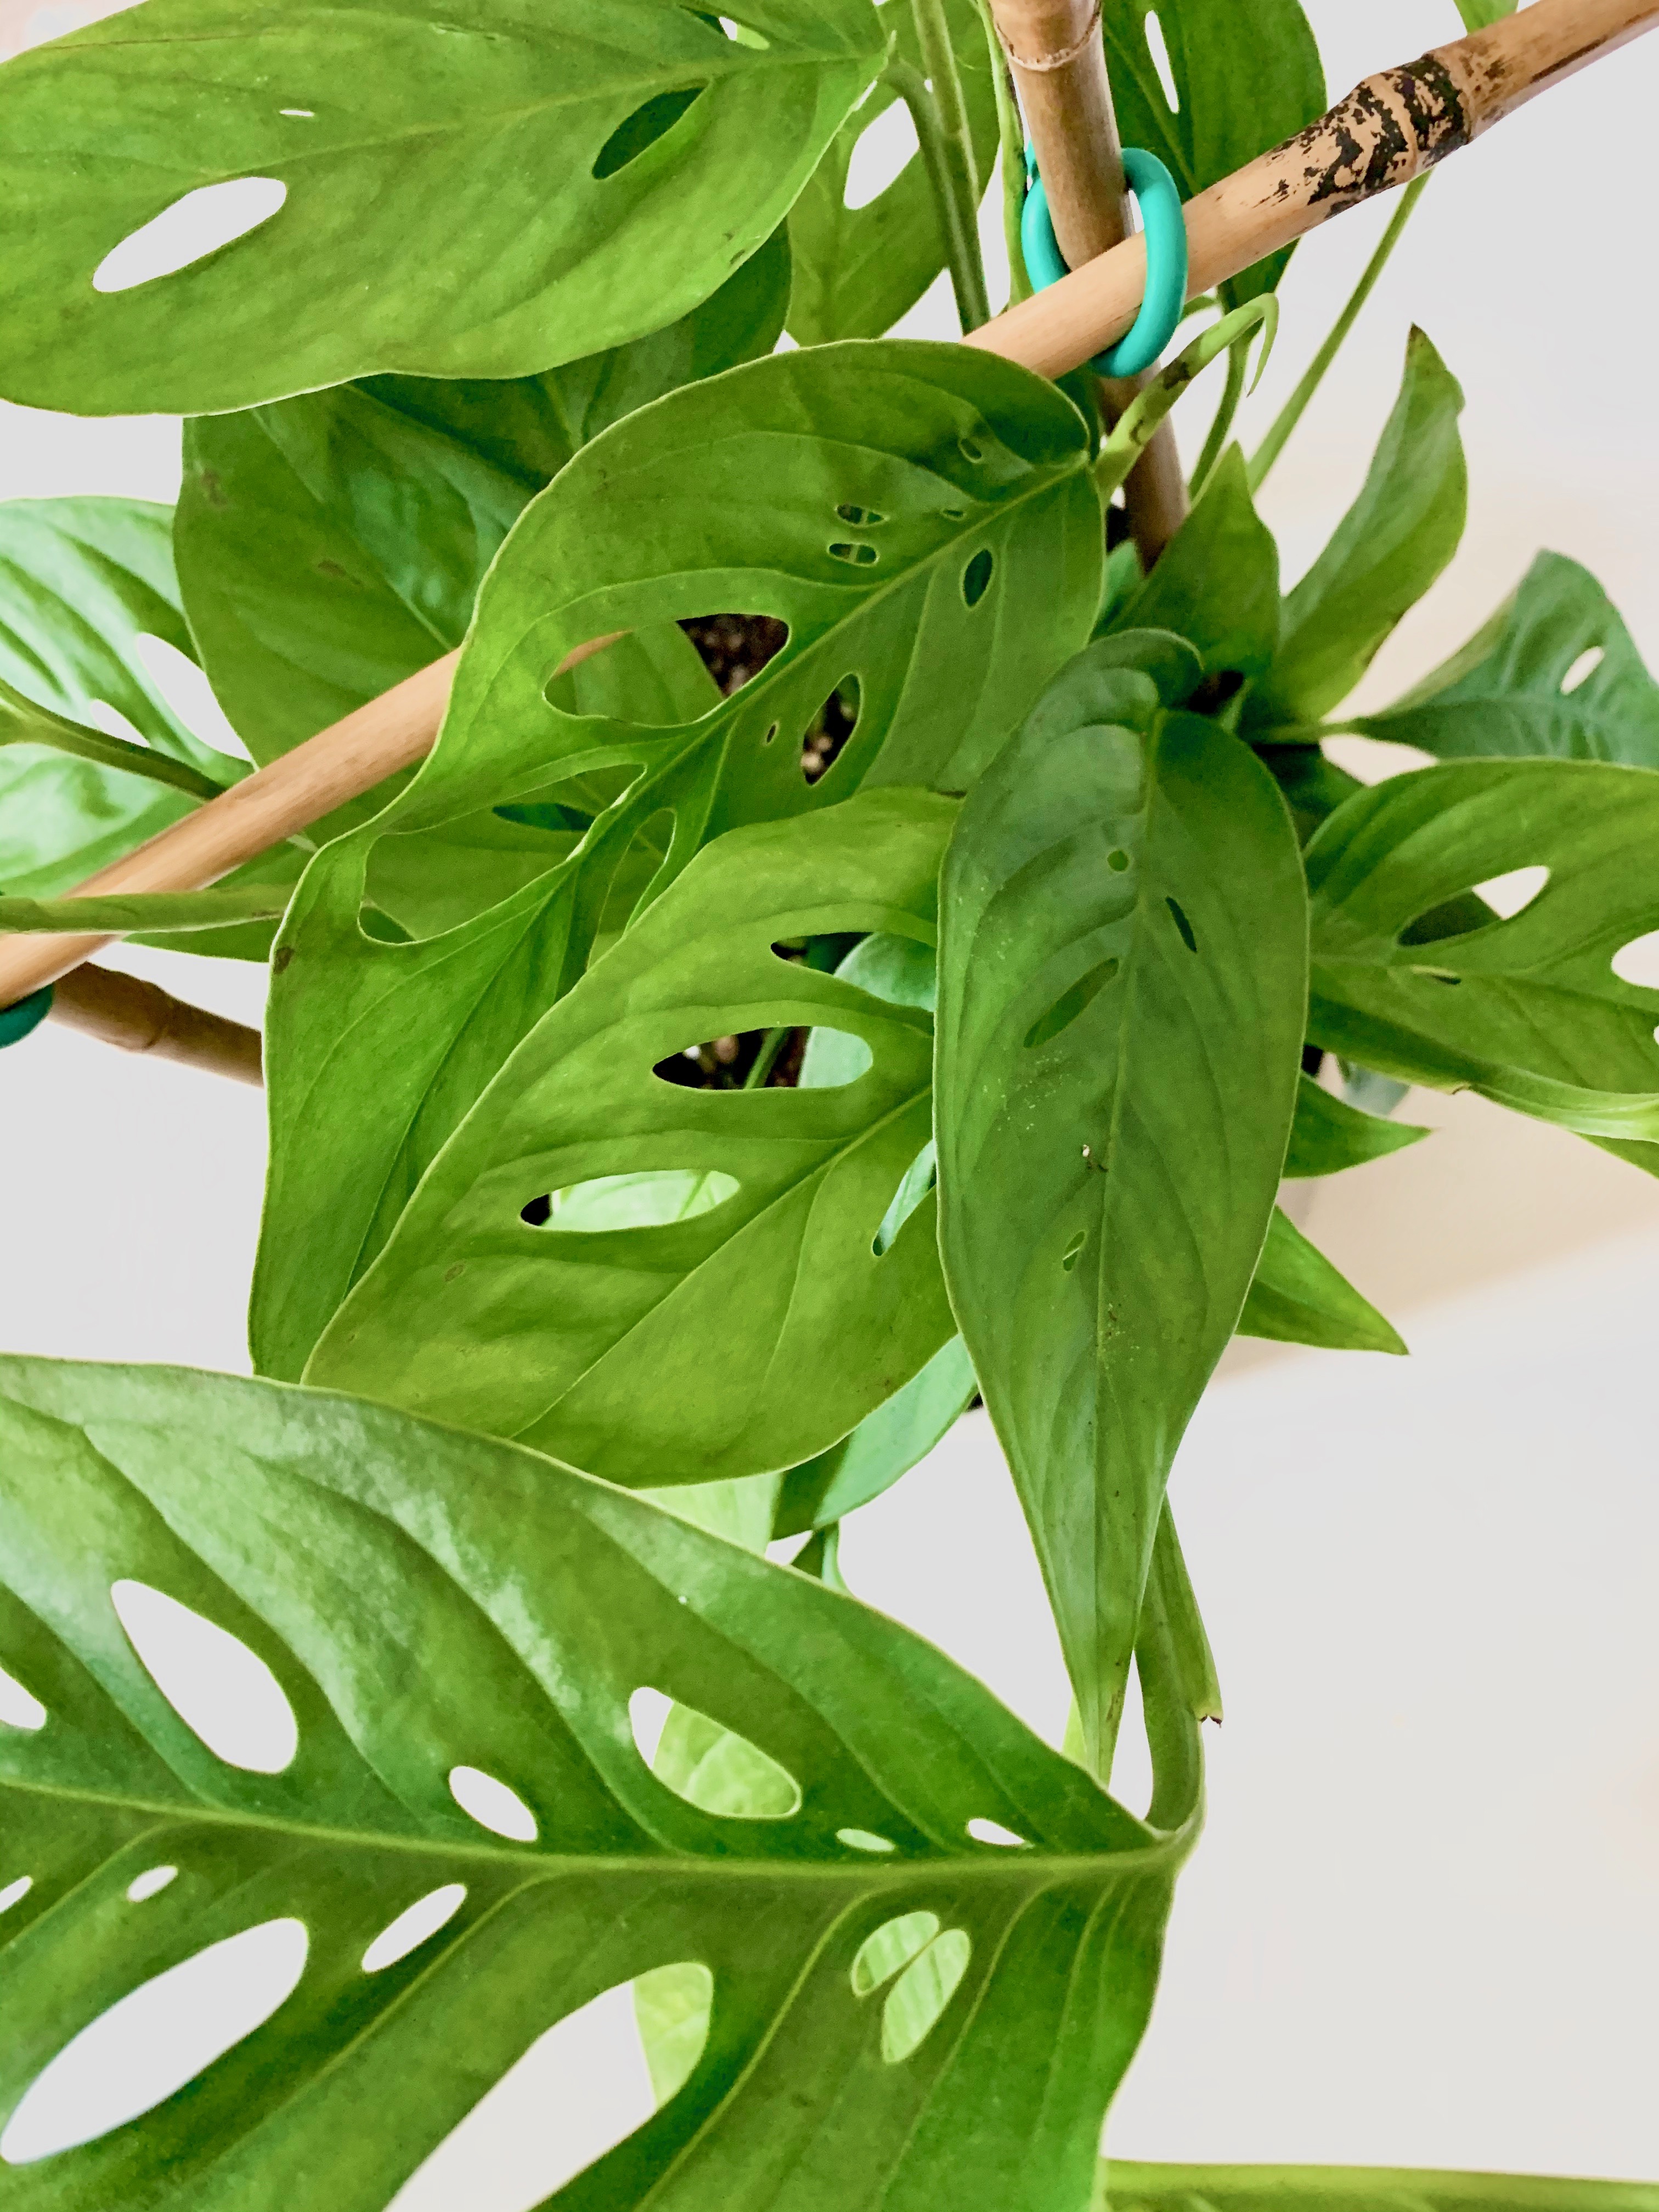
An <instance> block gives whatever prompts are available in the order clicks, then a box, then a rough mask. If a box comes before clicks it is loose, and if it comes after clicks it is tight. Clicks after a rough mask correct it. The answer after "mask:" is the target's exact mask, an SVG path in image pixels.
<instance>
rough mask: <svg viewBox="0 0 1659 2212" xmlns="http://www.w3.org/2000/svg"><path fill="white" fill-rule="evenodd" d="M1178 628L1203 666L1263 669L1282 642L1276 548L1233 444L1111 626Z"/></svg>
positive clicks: (1214, 670)
mask: <svg viewBox="0 0 1659 2212" xmlns="http://www.w3.org/2000/svg"><path fill="white" fill-rule="evenodd" d="M1126 629H1163V630H1173V631H1174V632H1175V633H1176V635H1177V636H1178V637H1183V638H1185V639H1187V640H1188V642H1189V643H1190V644H1192V645H1194V646H1195V647H1197V649H1198V651H1199V653H1200V655H1201V656H1202V658H1203V662H1204V666H1205V669H1206V671H1207V672H1208V673H1210V674H1212V675H1217V674H1220V673H1222V672H1224V671H1233V672H1237V674H1239V675H1241V676H1247V677H1249V676H1260V675H1261V674H1262V673H1263V671H1265V670H1266V669H1267V666H1268V665H1269V663H1270V662H1271V661H1272V659H1273V654H1274V653H1275V652H1276V651H1277V649H1278V646H1279V548H1278V546H1277V545H1276V544H1274V542H1273V532H1271V531H1270V530H1269V529H1268V528H1267V525H1266V524H1265V523H1264V522H1263V521H1262V520H1261V517H1260V516H1259V515H1258V514H1257V513H1256V511H1255V503H1254V501H1252V500H1251V497H1250V487H1249V481H1248V479H1247V477H1246V476H1245V473H1244V456H1243V453H1242V452H1241V451H1240V449H1239V448H1238V447H1237V446H1231V447H1228V449H1227V451H1226V453H1224V454H1223V456H1222V458H1221V459H1220V461H1219V462H1218V465H1217V466H1216V467H1215V469H1214V470H1213V471H1212V473H1211V476H1210V480H1209V482H1208V483H1206V485H1205V487H1204V489H1203V492H1202V494H1201V495H1200V498H1199V499H1198V501H1197V502H1196V504H1195V505H1194V507H1193V510H1192V513H1190V514H1189V515H1188V517H1187V520H1185V522H1183V523H1182V526H1181V528H1180V529H1179V530H1178V531H1177V532H1176V534H1175V537H1174V538H1172V539H1171V540H1170V544H1169V545H1168V546H1167V547H1166V548H1165V550H1164V553H1163V555H1162V556H1161V557H1160V558H1159V561H1158V566H1157V567H1156V568H1154V569H1153V570H1152V574H1151V575H1150V576H1148V577H1147V579H1146V582H1145V583H1143V584H1142V585H1141V586H1140V588H1139V591H1137V592H1135V593H1134V594H1133V597H1132V598H1130V599H1128V600H1127V602H1126V603H1125V604H1124V605H1123V606H1122V607H1121V608H1120V609H1119V610H1117V611H1115V613H1114V614H1113V616H1112V618H1111V623H1110V630H1111V632H1113V633H1115V632H1117V631H1120V630H1126Z"/></svg>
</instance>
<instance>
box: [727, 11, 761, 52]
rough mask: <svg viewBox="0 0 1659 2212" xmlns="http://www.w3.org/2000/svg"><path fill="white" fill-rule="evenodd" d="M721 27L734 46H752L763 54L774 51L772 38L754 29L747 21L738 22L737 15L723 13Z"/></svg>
mask: <svg viewBox="0 0 1659 2212" xmlns="http://www.w3.org/2000/svg"><path fill="white" fill-rule="evenodd" d="M720 28H721V30H722V31H724V32H725V33H726V37H727V38H728V39H730V40H731V41H732V45H733V46H750V47H752V48H753V50H754V51H755V52H757V53H761V54H769V53H770V52H771V51H772V41H771V40H770V39H769V38H766V37H764V36H763V34H762V33H760V32H759V31H757V30H752V29H751V28H750V26H749V25H748V24H747V23H740V22H738V19H737V17H736V16H735V15H722V16H721V17H720Z"/></svg>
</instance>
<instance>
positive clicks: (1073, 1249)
mask: <svg viewBox="0 0 1659 2212" xmlns="http://www.w3.org/2000/svg"><path fill="white" fill-rule="evenodd" d="M1088 1241H1089V1232H1088V1231H1087V1230H1086V1229H1079V1231H1078V1232H1077V1234H1076V1236H1075V1237H1073V1239H1072V1241H1071V1243H1069V1244H1068V1245H1067V1246H1066V1249H1065V1250H1064V1251H1063V1252H1062V1253H1061V1254H1060V1267H1061V1268H1062V1270H1063V1271H1064V1272H1065V1273H1066V1274H1068V1275H1069V1274H1070V1273H1071V1272H1072V1270H1073V1267H1076V1265H1077V1263H1078V1261H1079V1260H1080V1259H1081V1258H1082V1256H1083V1248H1084V1246H1085V1244H1086V1243H1088Z"/></svg>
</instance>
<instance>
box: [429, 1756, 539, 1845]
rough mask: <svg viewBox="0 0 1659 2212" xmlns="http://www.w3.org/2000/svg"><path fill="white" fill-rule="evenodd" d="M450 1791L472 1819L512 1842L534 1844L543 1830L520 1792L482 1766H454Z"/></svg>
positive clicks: (450, 1778) (450, 1777)
mask: <svg viewBox="0 0 1659 2212" xmlns="http://www.w3.org/2000/svg"><path fill="white" fill-rule="evenodd" d="M449 1794H450V1796H452V1797H453V1799H454V1800H455V1802H456V1803H457V1804H458V1805H459V1807H460V1808H461V1810H462V1812H463V1813H465V1814H466V1816H467V1818H468V1820H476V1821H477V1824H478V1826H480V1827H481V1828H488V1829H489V1832H490V1833H491V1834H492V1835H495V1836H505V1837H506V1838H507V1841H508V1843H510V1844H533V1843H534V1842H535V1840H536V1838H537V1837H538V1834H539V1833H540V1830H539V1829H538V1827H537V1826H536V1815H535V1814H533V1813H532V1811H531V1809H530V1808H529V1806H528V1805H526V1803H525V1802H524V1799H523V1798H522V1797H520V1795H519V1793H518V1791H517V1790H513V1789H510V1788H509V1787H508V1785H507V1784H506V1783H505V1782H502V1781H500V1780H498V1779H497V1778H496V1777H495V1775H493V1774H486V1773H485V1772H484V1771H483V1768H482V1767H477V1766H452V1767H451V1768H450V1770H449Z"/></svg>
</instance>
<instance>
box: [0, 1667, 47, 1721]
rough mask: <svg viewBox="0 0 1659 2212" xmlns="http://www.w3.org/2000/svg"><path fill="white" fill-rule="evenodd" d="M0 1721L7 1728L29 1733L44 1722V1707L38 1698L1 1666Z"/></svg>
mask: <svg viewBox="0 0 1659 2212" xmlns="http://www.w3.org/2000/svg"><path fill="white" fill-rule="evenodd" d="M0 1722H3V1723H5V1725H6V1726H7V1727H8V1728H15V1729H28V1730H29V1732H30V1733H31V1734H33V1731H34V1730H35V1729H43V1728H45V1726H46V1707H45V1706H44V1705H42V1704H41V1702H40V1699H39V1698H37V1697H36V1696H35V1695H34V1693H33V1691H31V1690H26V1689H25V1688H24V1687H23V1685H22V1684H21V1682H20V1681H19V1680H17V1677H16V1676H15V1674H7V1672H6V1670H5V1668H3V1667H0Z"/></svg>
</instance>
